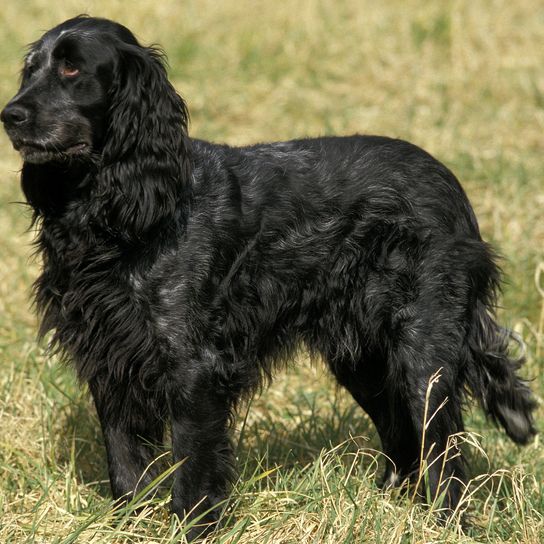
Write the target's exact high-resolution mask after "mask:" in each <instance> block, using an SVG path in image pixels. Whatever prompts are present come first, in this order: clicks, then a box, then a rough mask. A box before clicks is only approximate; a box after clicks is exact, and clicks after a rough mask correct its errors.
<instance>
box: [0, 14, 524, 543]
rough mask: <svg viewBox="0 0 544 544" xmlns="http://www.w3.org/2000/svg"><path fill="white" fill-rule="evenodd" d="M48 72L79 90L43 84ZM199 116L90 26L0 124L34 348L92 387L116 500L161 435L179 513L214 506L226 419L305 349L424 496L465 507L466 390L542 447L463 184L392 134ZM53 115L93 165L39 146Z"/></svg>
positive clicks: (58, 43) (99, 26) (97, 22)
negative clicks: (207, 123)
mask: <svg viewBox="0 0 544 544" xmlns="http://www.w3.org/2000/svg"><path fill="white" fill-rule="evenodd" d="M36 59H38V60H36ZM44 59H45V60H44ZM46 60H48V62H49V64H47V63H46ZM40 62H41V63H42V64H40ZM36 63H38V68H36V66H35V64H36ZM55 63H58V65H59V66H60V68H59V69H60V70H61V74H68V75H65V76H63V77H60V76H59V75H58V73H57V72H55V73H54V74H53V75H51V73H50V71H51V70H53V71H55V69H56V68H55V67H56V66H57V64H55ZM62 63H65V64H62ZM46 64H47V65H46ZM65 65H66V66H69V68H68V69H64V68H63V66H65ZM73 66H76V68H77V70H78V72H77V77H75V76H74V71H73V70H74V69H73ZM51 67H52V68H51ZM48 70H49V71H48ZM39 78H42V79H41V80H40V79H39ZM47 78H49V79H47ZM70 78H71V79H70ZM78 78H79V80H78V81H72V80H73V79H78ZM44 80H47V85H46V84H45V83H43V81H44ZM81 82H83V83H85V85H83V84H82V83H81ZM54 85H58V86H59V93H60V95H61V96H64V97H65V100H64V102H63V108H64V110H66V111H68V113H66V114H63V115H70V118H69V122H68V121H67V120H66V119H65V118H63V117H62V115H60V114H58V111H59V110H58V109H56V110H55V109H54V108H55V101H56V100H57V98H56V95H55V94H54V93H53V92H52V91H51V89H52V87H53V88H55V87H54ZM10 108H11V109H10ZM15 108H19V109H21V108H23V109H26V113H25V112H23V113H21V111H15ZM25 115H26V116H27V117H26V118H25V119H24V122H22V121H21V119H22V118H23V117H24V116H25ZM47 115H49V117H47ZM187 118H188V115H187V110H186V107H185V104H184V102H183V100H182V99H181V98H180V97H179V96H178V94H177V93H176V92H175V90H174V89H173V87H172V86H171V84H170V83H169V82H168V80H167V76H166V71H165V68H164V65H163V62H162V58H161V56H160V54H159V53H158V52H157V50H156V49H153V48H144V47H141V46H140V45H139V44H138V43H137V41H136V40H135V38H134V37H133V36H132V34H131V33H130V32H129V31H128V30H127V29H126V28H124V27H122V26H121V25H118V24H116V23H113V22H110V21H107V20H103V19H93V18H86V17H78V18H75V19H72V20H69V21H67V22H65V23H63V24H62V25H59V26H58V27H56V28H54V29H53V30H51V31H49V32H48V33H47V34H46V35H45V36H44V37H43V38H42V39H41V40H40V41H38V42H37V43H36V44H34V45H33V47H32V49H31V53H30V55H29V57H28V58H27V66H26V68H25V71H24V72H23V84H22V87H21V90H20V91H19V93H18V94H17V95H16V96H15V98H14V99H13V100H12V101H11V102H10V104H8V106H7V107H6V109H5V110H4V112H3V113H2V119H3V121H4V123H5V125H6V129H7V130H8V133H9V134H10V136H11V137H12V140H13V141H14V144H15V145H16V147H19V148H20V149H22V153H23V157H25V163H24V166H23V171H22V187H23V191H24V193H25V195H26V198H27V200H28V202H29V204H30V205H31V206H32V207H33V209H34V212H35V221H36V225H37V227H38V237H37V246H38V249H39V251H40V253H41V255H42V258H43V271H42V273H41V276H40V277H39V279H38V280H37V282H36V286H35V287H36V301H37V306H38V310H39V312H40V314H41V316H42V326H41V334H42V335H44V334H46V333H48V332H50V331H51V332H52V344H53V345H54V346H57V347H58V349H60V350H61V351H62V352H63V353H64V354H66V356H67V357H68V358H69V359H70V360H71V361H73V364H74V366H75V368H76V370H77V373H78V375H79V377H80V378H81V380H82V381H84V382H87V383H88V384H89V387H90V390H91V393H92V395H93V398H94V402H95V404H96V408H97V411H98V415H99V418H100V421H101V424H102V429H103V433H104V438H105V442H106V447H107V452H108V463H109V471H110V478H111V486H112V490H113V494H114V496H115V497H120V496H123V495H125V494H127V493H129V494H130V493H133V492H134V491H135V490H137V489H139V488H142V487H143V486H144V485H146V484H147V483H149V481H151V479H152V478H153V476H154V473H153V470H149V471H148V472H147V473H146V474H145V475H144V476H142V474H143V472H144V470H145V469H146V467H147V465H148V464H149V463H150V461H151V460H152V459H153V455H154V450H153V446H152V445H153V444H154V443H160V442H161V441H162V438H163V432H164V427H165V425H166V424H167V422H168V421H169V422H170V425H171V429H172V441H173V457H174V460H175V461H178V460H182V459H186V461H185V463H184V464H183V465H182V467H181V468H179V469H178V470H177V472H176V475H175V482H174V487H173V510H174V512H176V513H178V514H180V515H183V514H184V513H186V512H188V511H189V510H191V509H192V508H193V507H195V505H196V504H197V503H199V501H201V499H203V498H204V500H203V501H201V502H200V503H199V505H198V506H197V507H196V509H195V510H194V511H193V514H195V513H199V512H203V511H205V510H206V509H209V508H212V507H213V506H214V505H216V504H217V503H218V502H219V501H220V500H221V499H223V498H224V497H225V496H226V494H227V492H228V483H229V480H230V479H231V478H232V475H233V472H232V448H231V444H230V440H229V434H228V427H229V422H230V420H231V415H232V412H233V409H234V408H235V406H236V404H237V402H238V400H239V399H240V398H241V397H243V396H244V395H247V394H248V393H251V392H252V391H254V390H255V389H256V388H258V387H259V386H260V385H261V384H262V382H263V378H264V379H266V378H270V377H271V376H272V375H273V371H274V364H275V363H277V362H278V361H287V360H288V359H289V356H290V354H292V353H293V352H294V350H295V349H296V348H297V347H299V346H301V345H304V346H306V348H307V349H308V350H310V352H312V353H315V354H319V355H321V356H322V357H323V359H324V361H325V362H326V364H327V365H328V367H329V368H330V370H331V372H332V374H334V376H336V378H337V380H338V382H339V383H340V384H341V385H343V386H345V387H346V388H347V389H348V390H349V391H350V392H351V394H352V395H353V397H354V398H355V400H356V401H357V402H358V403H359V404H360V405H361V407H362V408H363V409H364V410H365V411H366V412H367V413H368V414H369V415H370V417H371V418H372V420H373V422H374V423H375V425H376V427H377V429H378V432H379V435H380V438H381V441H382V444H383V449H384V452H385V453H386V455H387V456H388V458H389V459H390V462H389V463H388V466H387V468H386V472H385V475H384V483H385V484H387V485H392V484H395V483H399V482H401V481H402V480H404V479H406V478H411V479H417V474H418V467H419V463H420V458H421V457H420V454H422V456H423V457H427V458H428V463H430V464H431V467H430V468H429V469H428V473H429V474H428V479H427V481H428V485H429V486H430V492H431V496H437V495H438V494H440V493H443V492H444V501H445V505H446V506H448V507H454V506H455V505H456V504H457V502H458V500H459V497H460V494H461V493H462V482H463V481H464V474H463V465H462V462H461V460H460V458H459V457H457V456H454V455H453V454H452V452H451V451H450V452H449V453H447V454H446V456H447V459H446V460H444V462H443V461H442V458H441V457H440V456H441V455H442V456H443V455H444V451H445V450H446V449H447V448H448V440H449V437H450V436H451V435H454V434H455V433H459V432H461V431H462V430H463V422H462V413H461V412H462V406H463V401H464V398H465V396H466V393H470V394H472V395H474V396H475V397H476V398H477V399H479V400H480V401H481V403H482V406H483V407H484V409H485V411H486V412H487V414H489V415H490V416H491V417H492V418H493V419H494V420H496V421H497V422H499V423H500V424H501V425H502V426H503V427H504V428H505V429H506V431H507V433H508V434H509V435H510V437H511V438H512V439H513V440H515V441H516V442H520V443H524V442H527V441H528V440H529V438H530V437H531V436H532V434H534V427H533V422H532V416H531V411H532V409H533V408H534V401H533V400H532V397H531V394H530V391H529V389H528V388H527V386H526V385H525V384H524V383H523V382H522V381H521V380H520V379H519V378H518V377H517V376H516V373H515V371H516V369H517V367H518V362H516V361H512V360H511V359H510V358H509V356H508V353H507V344H508V337H509V333H508V332H507V331H506V330H504V329H503V328H501V327H500V326H499V325H498V324H497V323H496V321H495V319H494V317H493V307H494V300H495V293H496V290H497V287H498V283H499V271H498V269H497V266H496V264H495V262H494V257H493V253H492V251H491V250H490V248H489V246H488V245H487V244H486V243H484V242H483V241H482V239H481V237H480V233H479V230H478V225H477V222H476V219H475V216H474V213H473V211H472V209H471V206H470V204H469V202H468V200H467V197H466V196H465V193H464V192H463V190H462V188H461V186H460V185H459V183H458V181H457V180H456V178H455V177H454V175H453V174H452V173H451V172H450V171H449V170H448V169H447V168H446V167H445V166H443V165H442V164H440V163H439V162H437V161H436V160H435V159H433V158H432V157H431V156H430V155H429V154H427V153H426V152H424V151H423V150H421V149H420V148H418V147H416V146H414V145H411V144H409V143H407V142H404V141H400V140H394V139H389V138H384V137H377V136H351V137H342V138H339V137H324V138H316V139H303V140H295V141H290V142H282V143H271V144H259V145H254V146H250V147H241V148H234V147H229V146H226V145H215V144H212V143H208V142H204V141H200V140H195V139H190V138H189V137H188V135H187ZM44 119H45V120H47V119H48V120H49V123H53V125H54V129H52V130H51V132H52V133H53V134H54V136H55V137H56V138H57V140H58V141H61V142H65V141H68V144H69V143H71V144H74V142H79V141H80V140H83V144H84V150H83V151H81V152H80V151H78V150H80V148H81V145H79V144H78V145H75V146H74V145H72V146H71V147H70V146H69V145H68V144H66V146H65V147H66V149H65V150H60V151H59V149H58V148H59V146H60V144H58V142H57V148H55V149H54V150H53V151H51V149H50V148H48V147H47V142H46V144H43V143H40V145H41V146H42V148H40V149H38V148H37V147H32V146H30V147H28V145H29V144H28V142H29V141H31V142H32V141H33V140H32V138H34V139H35V140H36V141H39V142H43V138H42V139H41V140H40V139H39V138H41V137H42V136H43V132H44V126H45V124H46V121H45V120H44ZM74 126H75V127H76V128H74ZM78 127H79V128H78ZM82 135H83V136H82ZM78 138H79V140H78ZM85 138H87V139H85ZM25 146H27V147H25ZM25 153H26V155H25ZM40 153H41V154H40ZM437 375H438V376H439V377H438V378H437ZM433 377H434V378H437V379H435V382H434V384H433V386H432V388H431V389H430V393H428V390H429V383H430V380H431V379H433ZM426 399H427V412H426ZM443 403H444V404H443ZM442 404H443V406H442V407H441V408H440V409H439V407H440V406H441V405H442ZM436 410H438V412H437V413H436V414H435V415H434V417H433V418H432V420H431V422H430V423H429V424H428V425H427V427H428V428H427V430H426V432H425V433H424V427H425V421H424V415H425V413H427V414H428V418H430V416H431V415H432V414H434V412H435V411H436ZM424 434H425V438H424ZM454 449H455V448H454ZM435 460H436V462H435V463H434V464H433V461H435ZM452 477H453V478H452ZM217 515H218V512H217V510H213V511H212V512H210V513H209V514H208V515H207V516H205V518H204V521H213V520H215V519H216V518H217ZM193 534H196V533H194V532H193Z"/></svg>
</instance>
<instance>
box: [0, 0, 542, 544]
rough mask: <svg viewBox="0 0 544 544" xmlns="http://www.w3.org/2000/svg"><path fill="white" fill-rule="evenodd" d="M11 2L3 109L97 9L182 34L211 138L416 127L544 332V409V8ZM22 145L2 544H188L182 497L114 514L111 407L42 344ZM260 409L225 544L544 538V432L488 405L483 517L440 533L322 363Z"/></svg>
mask: <svg viewBox="0 0 544 544" xmlns="http://www.w3.org/2000/svg"><path fill="white" fill-rule="evenodd" d="M6 4H7V5H6V6H3V7H2V16H3V19H2V20H1V21H0V51H2V56H1V58H0V101H1V102H2V103H5V102H6V101H7V99H8V98H9V97H10V96H11V95H12V94H13V93H14V92H15V90H16V80H17V74H18V70H19V68H20V65H21V57H22V54H23V52H24V44H26V43H28V42H30V41H32V40H34V39H36V38H37V37H38V36H39V35H40V33H41V31H43V30H45V29H47V28H49V27H50V26H52V25H53V24H55V23H57V22H59V21H61V20H62V19H64V18H66V17H68V16H72V15H75V14H77V13H81V12H89V13H91V14H93V15H102V16H107V17H112V18H116V19H118V20H120V21H121V22H124V23H125V24H126V25H127V26H129V27H130V28H132V29H134V30H135V32H136V33H137V34H138V36H139V37H140V38H141V39H142V41H144V42H145V43H152V42H160V43H161V44H162V45H163V46H164V48H165V49H166V50H167V52H168V53H169V58H170V65H171V70H170V74H171V78H172V80H173V81H174V83H175V85H176V87H177V88H178V89H179V90H180V92H181V93H182V94H183V96H184V97H185V98H186V99H187V101H188V103H189V106H190V110H191V114H192V125H191V133H192V134H193V135H194V136H198V137H201V138H208V139H213V140H216V141H226V142H229V143H232V144H242V143H250V142H255V141H264V140H276V139H287V138H294V137H299V136H303V135H320V134H330V133H335V134H350V133H354V132H360V133H378V134H387V135H391V136H397V137H402V138H405V139H409V140H411V141H413V142H415V143H417V144H419V145H421V146H422V147H424V148H426V149H427V150H429V151H430V152H431V153H433V154H434V155H435V156H437V157H438V158H439V159H441V160H443V161H444V162H445V163H446V164H447V165H448V166H449V167H450V168H451V169H452V170H453V171H454V172H456V174H457V175H458V177H459V178H460V179H461V181H462V183H463V185H464V186H465V188H466V190H467V192H468V194H469V196H470V198H471V200H472V202H473V204H474V207H475V209H476V212H477V215H478V217H479V220H480V224H481V228H482V231H483V233H484V236H485V237H486V238H487V239H488V240H490V241H492V242H493V243H494V244H495V245H496V246H497V247H498V248H499V250H500V252H501V254H502V255H503V256H504V260H503V263H502V266H503V269H504V271H505V274H506V278H507V283H506V284H505V288H504V294H503V297H502V299H501V304H502V306H503V308H502V310H501V312H500V315H501V319H502V321H503V322H504V323H506V324H508V325H510V326H512V327H514V328H515V329H516V330H517V331H519V332H520V333H521V334H522V336H523V338H524V340H525V342H526V343H527V352H528V362H527V365H526V367H525V368H524V373H525V374H526V375H527V376H530V377H532V378H533V388H534V391H535V392H536V394H537V397H538V398H539V399H541V397H542V392H543V391H544V377H543V376H544V373H542V372H541V368H542V365H543V363H544V268H543V267H544V179H543V178H544V176H543V174H544V161H543V156H544V140H543V137H542V135H543V129H544V71H543V66H544V48H543V47H542V44H543V43H544V6H543V5H542V3H541V2H539V1H538V0H534V1H532V0H517V1H516V2H505V1H502V0H498V1H481V2H474V1H469V0H458V1H453V0H452V1H444V2H430V1H429V2H422V1H421V2H416V1H415V0H407V1H402V0H394V1H393V0H392V1H389V2H373V1H371V0H367V1H361V0H344V1H332V0H331V1H326V0H321V1H318V0H315V1H301V2H296V3H295V2H288V1H284V2H281V1H279V0H278V2H268V1H265V0H258V1H252V2H250V1H249V0H237V1H235V0H225V1H224V2H217V1H212V0H201V1H192V0H187V1H185V2H180V1H178V0H161V1H160V2H151V1H149V2H139V3H134V4H131V5H129V4H127V3H126V2H121V1H120V0H109V1H106V0H98V1H96V2H93V1H92V0H87V1H79V0H68V1H66V2H63V3H62V7H61V6H60V4H54V3H53V4H52V3H51V2H50V1H45V0H20V1H18V2H8V3H6ZM0 148H1V151H2V152H1V153H0V170H1V172H2V173H3V176H2V183H0V251H1V259H0V471H1V472H0V474H1V478H0V542H6V543H21V542H35V543H42V542H46V543H68V542H84V543H87V542H92V543H116V544H117V543H125V542H126V543H128V542H131V543H132V542H138V543H140V542H141V543H144V542H146V543H147V542H149V543H159V542H160V543H167V542H183V538H184V537H183V528H180V526H179V524H178V523H177V521H176V520H172V519H170V517H169V516H168V512H167V508H166V501H167V499H165V498H162V499H161V498H157V499H152V500H151V501H148V504H147V506H146V507H145V508H144V509H143V510H141V511H140V512H139V513H137V514H134V515H128V514H129V513H130V508H129V509H128V510H125V511H121V512H119V511H118V512H114V511H113V510H112V503H111V499H110V496H109V491H108V484H107V471H106V466H105V452H104V448H103V444H102V440H101V437H100V432H99V425H98V421H97V418H96V415H95V412H94V409H93V408H92V406H91V403H90V401H89V399H88V397H87V395H86V394H85V392H84V391H82V390H81V389H80V388H79V387H78V385H77V383H76V382H75V379H74V377H73V373H72V371H71V369H70V368H65V367H63V366H61V365H60V364H59V363H58V362H57V361H56V360H54V359H51V358H47V357H45V355H44V351H43V347H40V346H38V345H36V343H35V330H36V320H35V318H34V316H33V314H32V311H31V309H30V306H29V288H30V286H31V283H32V281H33V278H35V277H36V275H37V273H38V269H39V263H36V262H34V261H32V260H31V259H30V258H29V256H30V254H31V252H32V248H31V246H30V242H31V240H32V234H31V233H28V232H26V229H27V227H28V224H29V213H28V210H27V209H26V208H25V207H24V206H22V205H19V204H15V203H14V202H17V201H20V200H22V195H21V194H20V190H19V186H18V174H17V171H18V169H19V167H20V163H19V158H18V156H17V155H16V153H15V152H14V151H13V150H12V149H11V147H10V145H9V143H8V141H7V138H6V137H5V135H3V134H1V135H0ZM539 270H540V275H539V273H538V271H539ZM302 359H303V358H302ZM245 412H246V411H245V408H242V413H241V414H240V417H239V420H238V427H237V433H236V437H235V438H236V441H237V443H238V448H237V457H238V465H239V467H240V471H241V478H240V480H239V481H238V482H237V483H236V486H235V489H234V493H233V496H232V508H231V510H230V512H231V515H230V517H229V518H228V520H227V522H226V526H225V528H224V529H223V530H222V531H221V532H220V533H218V534H217V535H216V536H215V538H216V541H217V542H225V543H226V542H229V543H234V542H239V543H240V544H247V543H254V542H259V543H266V542H269V543H274V544H276V543H293V542H297V543H301V544H308V543H322V542H326V543H328V542H330V543H335V544H337V543H350V542H372V543H375V542H376V543H382V542H383V543H384V544H389V543H399V544H400V543H402V544H405V543H412V542H418V543H419V542H523V543H535V544H536V543H540V542H542V541H544V489H543V488H544V484H543V482H544V450H543V448H542V446H541V443H540V442H541V439H540V438H538V437H537V438H536V439H535V441H534V442H533V443H532V444H530V445H529V446H527V447H526V448H523V449H520V448H518V447H516V446H515V445H513V444H512V443H511V442H509V441H508V440H507V438H506V437H505V435H504V434H503V433H501V432H499V431H498V430H497V429H494V428H493V427H492V426H491V425H490V424H489V423H487V422H486V421H485V420H484V418H483V416H482V414H481V412H480V411H478V410H474V411H473V412H472V413H470V414H468V416H467V428H468V429H469V430H470V431H472V432H473V433H475V434H474V435H469V436H468V437H466V440H467V441H468V442H469V443H468V444H467V445H466V449H467V450H468V452H467V455H468V456H469V458H470V466H471V467H472V468H471V476H473V477H474V479H473V480H472V481H471V483H470V486H469V490H468V493H467V497H466V498H465V500H464V501H463V503H462V507H463V509H464V510H467V512H468V513H469V515H470V519H471V523H470V524H469V525H468V527H464V528H462V527H461V524H460V523H459V518H455V519H453V520H452V521H451V522H449V523H448V524H446V525H445V526H441V525H438V524H436V523H435V521H434V519H435V515H434V513H433V512H430V511H429V510H428V509H425V508H423V507H422V506H421V505H419V504H417V501H416V502H414V501H412V500H411V497H410V496H403V495H401V494H400V493H398V492H392V493H383V492H381V491H379V490H378V489H377V487H376V483H375V482H376V475H378V476H379V473H380V471H381V469H382V468H383V458H381V456H380V455H379V454H378V453H376V450H377V449H378V448H379V440H378V438H377V436H376V433H375V430H374V428H373V427H372V425H371V424H370V422H369V420H368V418H367V417H366V416H365V415H364V414H363V413H362V412H361V411H360V410H358V409H357V408H356V407H355V406H354V403H353V402H352V401H351V399H350V398H348V395H346V394H345V393H344V392H343V391H339V390H336V389H335V387H334V386H333V385H332V383H331V381H330V379H329V377H328V376H327V375H326V372H325V371H324V370H323V369H322V367H321V365H319V364H315V365H312V364H310V363H307V362H306V361H304V360H300V361H298V362H297V364H295V365H293V366H292V368H291V369H289V370H287V372H284V373H281V374H280V375H279V376H278V378H277V380H276V381H275V382H274V384H273V385H272V386H271V387H270V388H269V389H267V390H266V391H264V392H263V393H262V394H261V395H259V396H257V397H255V398H254V399H253V400H252V403H251V410H249V411H248V412H247V414H246V413H245ZM244 416H246V417H244ZM542 416H543V410H542V404H541V405H540V407H539V410H538V414H537V418H538V420H540V421H542ZM476 436H479V437H480V438H479V439H478V441H479V444H481V447H480V446H479V445H478V444H476V443H474V440H475V439H476ZM484 452H485V453H484Z"/></svg>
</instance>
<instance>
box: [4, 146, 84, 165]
mask: <svg viewBox="0 0 544 544" xmlns="http://www.w3.org/2000/svg"><path fill="white" fill-rule="evenodd" d="M13 147H14V148H15V149H16V150H17V151H18V152H19V153H20V154H21V157H22V158H23V160H24V161H25V162H31V163H35V164H42V163H45V162H51V161H66V160H71V159H74V158H77V157H82V156H86V155H89V154H90V152H91V146H90V144H89V143H88V142H77V143H75V144H70V145H60V144H59V145H53V144H39V143H36V142H28V141H20V142H13Z"/></svg>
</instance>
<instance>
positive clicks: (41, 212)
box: [21, 161, 192, 246]
mask: <svg viewBox="0 0 544 544" xmlns="http://www.w3.org/2000/svg"><path fill="white" fill-rule="evenodd" d="M185 175H186V176H188V177H189V178H190V173H189V172H185ZM100 176H101V169H100V166H99V164H98V163H97V162H92V161H88V162H83V161H81V162H75V161H73V162H70V163H68V162H59V163H53V162H50V163H45V164H32V163H24V164H23V169H22V172H21V185H22V189H23V193H24V195H25V197H26V200H27V202H28V204H29V205H30V206H31V207H32V209H33V212H34V219H35V221H37V222H38V223H39V224H41V225H42V226H43V225H52V224H56V225H58V226H62V227H64V229H63V230H66V231H72V232H73V233H75V232H74V231H79V232H82V231H88V234H89V235H92V232H93V231H97V230H100V231H101V232H100V233H98V232H95V234H99V236H100V237H101V238H102V237H107V238H111V239H112V241H115V242H119V243H122V244H127V245H130V246H134V245H140V244H142V243H145V242H146V240H148V239H149V237H154V236H158V235H159V236H161V237H167V236H168V231H169V230H170V229H169V225H171V226H174V224H175V225H176V226H177V228H178V232H179V226H180V224H184V223H185V222H186V221H187V216H188V210H189V206H190V200H191V193H192V188H191V183H190V181H189V180H184V179H183V180H182V179H180V180H179V185H173V186H172V188H171V193H169V195H168V196H169V198H170V202H171V206H170V209H168V208H167V209H165V208H164V206H163V207H162V208H161V210H160V211H161V215H160V216H158V217H156V219H155V222H151V221H149V222H148V224H146V225H145V228H140V229H136V228H134V224H138V216H139V215H146V214H148V213H149V212H151V210H147V209H145V208H144V207H143V205H142V204H141V203H137V202H133V203H132V204H133V209H134V213H133V217H131V218H130V219H131V220H132V224H130V225H123V224H122V223H121V221H120V220H117V218H116V217H115V216H112V214H111V212H112V209H113V208H114V206H115V204H116V202H118V201H120V200H122V201H123V202H126V205H127V206H128V205H129V203H130V199H131V198H132V199H136V198H137V195H138V191H137V190H133V191H132V192H131V191H130V190H129V188H128V187H127V186H126V185H125V186H123V184H122V183H118V184H115V186H113V184H111V182H110V184H109V186H108V191H104V190H103V189H104V186H103V185H101V183H100ZM126 181H127V180H124V182H125V183H126ZM131 181H132V183H134V184H137V183H139V182H140V180H131ZM172 183H175V178H174V180H172ZM162 189H163V192H164V191H165V190H167V191H170V189H165V188H164V187H163V188H162ZM125 190H126V193H125Z"/></svg>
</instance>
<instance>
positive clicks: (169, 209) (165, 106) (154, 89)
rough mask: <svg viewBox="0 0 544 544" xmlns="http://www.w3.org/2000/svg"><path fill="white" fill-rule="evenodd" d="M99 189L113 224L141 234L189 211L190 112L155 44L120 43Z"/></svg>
mask: <svg viewBox="0 0 544 544" xmlns="http://www.w3.org/2000/svg"><path fill="white" fill-rule="evenodd" d="M117 49H118V53H119V65H118V67H117V69H116V74H115V80H114V82H113V85H112V89H111V99H110V110H109V116H108V117H109V126H108V130H107V132H106V141H105V144H104V148H103V152H102V161H101V169H100V173H99V176H98V196H99V199H100V200H101V201H102V208H103V211H102V213H103V214H105V218H104V219H105V220H106V222H107V224H108V226H109V228H110V229H112V230H113V231H115V232H116V233H117V234H118V235H121V236H122V237H124V238H126V239H131V240H134V239H140V238H142V237H145V236H146V235H149V234H150V233H151V232H152V231H153V230H154V227H157V226H160V225H162V224H164V223H165V222H166V221H168V220H170V221H173V220H174V219H175V216H176V215H179V214H183V213H186V210H187V206H188V205H189V202H188V199H189V186H190V176H191V167H190V164H191V157H190V140H189V138H188V136H187V123H188V113H187V108H186V106H185V103H184V101H183V100H182V99H181V97H180V96H179V95H178V94H177V93H176V91H175V89H174V88H173V87H172V85H171V84H170V82H169V81H168V78H167V74H166V69H165V66H164V60H163V59H164V57H163V55H162V53H161V52H160V51H158V50H157V49H155V48H144V47H140V46H138V45H132V44H126V43H120V44H118V47H117Z"/></svg>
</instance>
